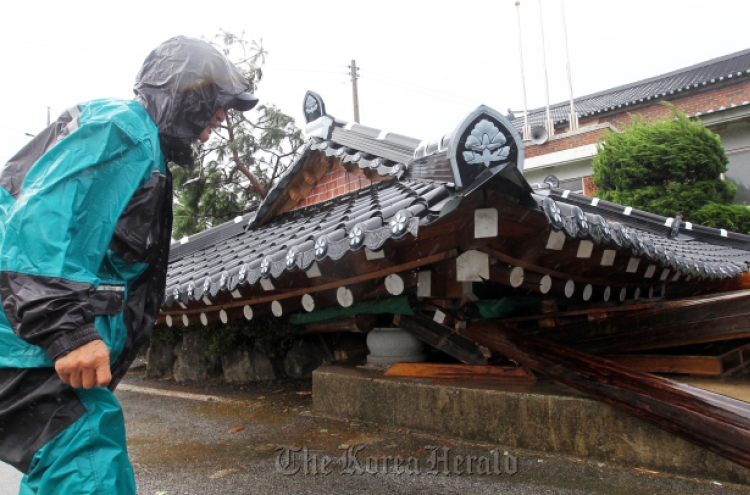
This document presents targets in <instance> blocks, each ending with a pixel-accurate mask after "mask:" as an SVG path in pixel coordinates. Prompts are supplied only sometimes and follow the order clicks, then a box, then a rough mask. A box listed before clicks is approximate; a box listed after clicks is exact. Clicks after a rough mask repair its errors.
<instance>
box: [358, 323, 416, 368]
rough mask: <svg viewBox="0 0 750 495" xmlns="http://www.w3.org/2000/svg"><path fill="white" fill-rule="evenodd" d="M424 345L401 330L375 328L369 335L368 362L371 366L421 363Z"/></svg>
mask: <svg viewBox="0 0 750 495" xmlns="http://www.w3.org/2000/svg"><path fill="white" fill-rule="evenodd" d="M423 347H424V345H423V344H422V342H421V341H420V340H418V339H417V338H416V337H414V336H413V335H412V334H410V333H409V332H407V331H405V330H402V329H401V328H375V329H373V330H372V331H371V332H370V333H368V334H367V348H368V349H369V350H370V354H368V355H367V362H368V363H370V364H394V363H420V362H422V361H424V360H425V355H424V354H423V353H422V349H423Z"/></svg>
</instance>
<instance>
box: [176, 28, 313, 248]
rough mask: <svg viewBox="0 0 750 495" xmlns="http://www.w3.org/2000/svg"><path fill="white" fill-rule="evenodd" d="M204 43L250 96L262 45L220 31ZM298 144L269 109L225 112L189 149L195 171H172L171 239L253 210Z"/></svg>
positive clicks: (297, 136)
mask: <svg viewBox="0 0 750 495" xmlns="http://www.w3.org/2000/svg"><path fill="white" fill-rule="evenodd" d="M206 41H208V42H209V43H211V44H213V45H214V46H216V47H217V49H219V50H220V51H221V52H222V53H224V54H225V55H226V56H227V57H228V58H229V59H230V60H232V61H233V62H234V63H235V65H236V66H237V67H238V68H239V69H240V71H242V74H243V75H244V76H245V78H246V79H247V81H248V82H249V83H250V87H251V89H252V90H253V91H255V89H256V88H257V85H258V83H259V82H260V81H261V80H262V78H263V70H262V66H263V63H264V62H265V57H266V54H267V52H266V51H265V50H264V48H263V46H262V43H258V42H255V41H247V40H245V39H244V38H243V35H239V36H237V35H234V34H232V33H229V32H226V31H222V32H221V33H220V34H218V35H216V36H215V37H214V39H213V40H206ZM303 143H304V142H303V138H302V133H301V132H300V130H299V129H298V128H297V126H296V125H295V124H294V119H293V118H292V117H290V116H288V115H286V114H284V113H283V112H281V110H279V109H278V108H277V107H275V106H274V105H270V104H265V105H258V106H257V107H256V109H255V110H253V111H252V112H247V114H243V113H242V112H237V111H234V110H229V111H228V112H227V118H226V121H225V122H224V123H223V124H222V125H220V126H219V128H217V129H215V130H214V132H213V133H212V136H211V139H210V140H209V141H208V142H206V143H198V144H196V145H195V156H196V165H195V167H194V168H193V169H192V170H186V169H183V168H181V167H173V168H172V173H173V174H174V192H175V199H176V202H175V205H174V229H173V234H172V235H173V237H174V238H175V239H179V238H181V237H183V236H185V235H190V234H194V233H196V232H200V231H202V230H205V229H207V228H209V227H212V226H215V225H219V224H221V223H224V222H227V221H229V220H231V219H233V218H235V217H237V216H239V215H242V214H245V213H248V212H251V211H253V210H255V209H257V208H258V206H259V205H260V202H261V201H262V200H263V198H264V197H265V195H266V192H267V191H268V189H269V188H270V187H271V186H272V185H273V184H274V182H275V181H277V180H278V178H279V177H280V176H281V175H282V174H283V173H284V171H286V169H287V168H288V167H289V165H290V164H291V163H292V161H293V160H294V158H295V157H296V156H297V155H298V154H299V152H300V149H301V147H302V145H303Z"/></svg>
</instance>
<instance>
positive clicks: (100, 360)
mask: <svg viewBox="0 0 750 495" xmlns="http://www.w3.org/2000/svg"><path fill="white" fill-rule="evenodd" d="M55 371H57V374H58V375H60V380H62V382H63V383H65V384H66V385H70V386H71V387H73V388H81V387H83V388H86V389H91V388H94V387H95V386H99V387H106V386H107V385H109V382H111V381H112V372H111V371H110V369H109V349H108V348H107V345H106V344H105V343H104V342H102V341H101V340H94V341H91V342H89V343H88V344H84V345H82V346H81V347H79V348H78V349H75V350H73V351H72V352H71V353H70V354H68V355H66V356H63V357H61V358H60V359H58V360H57V361H56V362H55Z"/></svg>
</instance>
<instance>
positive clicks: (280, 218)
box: [166, 100, 750, 306]
mask: <svg viewBox="0 0 750 495" xmlns="http://www.w3.org/2000/svg"><path fill="white" fill-rule="evenodd" d="M320 106H322V100H321V101H320ZM319 119H324V120H325V122H324V123H323V124H324V125H329V126H331V127H330V128H329V129H327V130H326V131H325V132H324V133H321V135H318V136H315V137H311V138H310V141H309V142H308V145H307V146H306V149H305V151H304V153H303V154H302V155H301V157H300V158H299V159H298V160H297V162H296V163H295V164H294V166H293V167H292V169H293V170H294V171H295V172H292V173H290V174H289V175H290V176H291V175H294V173H297V172H300V171H302V172H304V170H305V169H304V165H305V163H306V161H308V160H313V158H314V155H315V154H318V158H320V157H321V156H323V157H324V158H325V157H330V158H331V159H336V160H340V161H342V162H343V161H344V160H345V159H346V157H350V158H349V160H350V161H352V162H359V161H368V162H369V163H370V164H372V163H385V164H386V166H391V167H394V166H395V165H388V164H396V165H398V166H399V171H398V173H393V174H391V173H390V172H388V171H386V176H385V177H384V179H385V180H381V181H380V182H375V183H373V184H372V185H370V186H369V187H365V188H362V189H359V190H357V191H355V192H351V193H348V194H344V195H341V196H339V197H336V198H334V199H331V200H328V201H325V202H321V203H317V204H314V205H311V206H307V207H302V208H298V209H293V210H291V211H285V212H282V213H279V214H269V216H268V219H267V220H265V221H264V222H259V221H258V219H259V218H260V217H261V216H262V215H264V211H267V212H273V211H275V210H273V209H272V205H273V203H274V201H275V199H274V194H276V196H278V191H281V190H282V189H283V187H284V186H283V183H284V180H287V181H290V180H291V179H284V180H282V181H281V182H282V184H279V185H277V186H276V187H275V188H274V190H272V191H271V192H270V193H269V195H268V197H267V198H266V200H265V201H264V203H263V205H261V208H260V209H259V212H258V214H257V215H247V216H244V217H238V218H237V219H235V220H234V221H233V222H228V223H226V224H224V225H220V226H218V227H215V228H213V229H210V230H207V231H205V232H202V233H200V234H197V235H195V236H192V237H191V238H189V239H187V242H185V243H183V244H180V245H175V246H174V247H173V249H172V251H171V253H170V264H169V272H168V280H167V299H166V304H167V305H168V306H171V305H173V304H175V303H179V304H182V305H186V304H189V303H190V302H191V301H200V300H204V302H206V304H211V302H210V300H208V301H207V299H204V297H207V296H210V297H213V296H215V295H216V294H218V293H219V292H223V291H228V292H234V291H235V290H236V289H237V287H238V286H239V285H246V284H250V285H255V284H260V285H262V286H263V287H264V289H265V287H266V285H270V286H273V283H271V284H268V282H270V281H271V280H272V279H278V278H282V277H285V276H287V275H289V274H291V273H292V272H295V271H301V270H308V269H310V268H311V267H312V266H313V264H314V263H315V262H316V261H317V262H320V261H323V260H325V259H332V260H339V259H341V258H343V257H345V256H346V255H347V253H350V252H353V251H359V250H362V249H368V250H370V251H371V252H377V251H379V250H382V249H383V247H384V246H385V245H386V244H387V243H388V242H392V241H399V240H405V241H404V242H407V243H408V242H410V241H408V239H414V238H418V237H419V235H420V230H421V229H423V228H432V226H433V225H438V224H439V222H440V220H441V219H442V218H443V217H444V216H446V215H447V214H448V213H450V212H451V211H453V210H455V209H456V208H457V206H458V204H459V203H460V202H461V201H462V200H463V198H465V197H467V196H469V195H471V194H472V193H473V192H474V191H477V190H479V189H482V188H487V189H491V190H493V191H496V192H498V193H500V195H501V197H502V198H505V199H503V201H507V202H508V205H509V206H511V208H510V209H509V211H511V210H512V211H518V212H520V213H519V214H518V218H517V219H514V218H512V219H510V220H511V221H512V222H516V221H517V223H518V224H519V225H521V224H524V223H526V222H528V221H529V220H526V218H527V216H529V218H534V219H536V220H534V222H535V225H539V226H540V227H539V228H538V230H535V231H534V233H533V235H535V236H538V237H539V238H540V239H541V238H545V239H546V237H545V236H549V242H548V245H547V248H546V249H547V250H555V249H561V247H560V246H562V245H563V244H565V241H566V239H567V240H578V241H579V243H580V244H584V243H590V245H589V253H590V252H591V247H592V246H593V245H598V246H601V247H603V248H604V249H605V250H608V251H609V252H610V255H609V256H610V257H611V258H612V259H614V256H615V254H616V255H617V256H618V259H620V257H621V256H622V255H623V254H624V255H625V256H628V257H630V259H631V260H633V262H634V263H635V266H637V265H638V263H639V262H640V261H641V260H645V261H644V263H648V269H647V270H645V272H646V275H645V278H647V279H651V280H652V281H654V282H656V281H659V282H660V283H661V282H667V281H674V282H676V281H678V280H682V281H684V280H686V279H688V278H692V279H699V280H700V279H717V280H718V279H723V278H729V277H734V276H737V275H740V274H741V273H743V272H744V271H747V270H748V266H750V236H746V235H742V234H735V233H732V232H726V231H724V230H721V229H712V228H708V227H702V226H698V225H692V224H690V223H688V222H682V221H680V220H679V219H677V218H665V217H661V216H659V215H654V214H651V213H647V212H643V211H639V210H636V209H633V208H630V207H627V206H621V205H617V204H614V203H609V202H606V201H600V200H598V199H596V198H591V197H588V196H583V195H578V194H573V193H571V192H570V191H568V190H565V189H559V188H556V187H552V185H550V184H547V183H544V184H535V185H534V186H531V185H529V184H528V183H527V182H526V181H525V179H524V178H523V176H522V175H521V172H520V169H521V168H522V166H523V163H522V162H523V145H522V143H521V140H520V136H518V133H517V132H516V131H515V129H514V128H513V126H512V125H511V123H510V122H509V121H508V120H507V119H505V118H504V117H503V116H502V115H500V114H499V113H498V112H496V111H494V110H491V109H488V108H486V107H479V108H478V109H477V110H475V111H474V112H473V113H472V114H470V115H469V116H468V117H467V118H466V119H465V121H464V123H462V124H461V125H460V126H459V127H458V128H457V129H456V131H455V132H454V134H453V135H450V136H445V137H443V138H441V139H440V140H438V141H436V142H434V143H427V144H425V143H419V142H418V141H417V140H414V139H410V138H404V137H403V136H398V135H391V134H389V133H383V132H379V131H377V130H372V129H369V128H365V127H364V126H359V125H338V124H336V122H337V121H335V120H334V119H332V118H329V117H328V116H327V115H325V114H322V115H319V116H318V120H316V121H314V122H317V123H318V124H320V122H319ZM326 119H327V120H326ZM326 122H327V123H326ZM308 127H309V126H308ZM336 128H338V129H339V130H340V132H336V131H335V129H336ZM501 134H502V135H501ZM342 149H343V150H344V151H343V152H340V153H339V152H337V151H334V152H332V153H330V150H342ZM356 154H360V157H359V159H355V158H354V155H356ZM326 159H327V158H326ZM371 166H372V165H368V167H371ZM274 191H276V193H274ZM545 219H546V221H545ZM538 220H541V223H540V221H538ZM451 235H452V234H451ZM545 242H546V241H545ZM593 266H594V268H595V267H596V266H597V265H593ZM601 266H606V265H605V264H604V261H603V260H602V263H601ZM641 266H644V265H641ZM553 268H554V267H546V268H545V267H544V266H541V271H542V272H545V273H546V272H547V271H548V270H547V269H553ZM657 269H658V270H659V272H658V273H657V272H656V270H657ZM628 271H630V270H628ZM570 276H571V277H572V276H573V274H572V273H571V274H570ZM613 283H614V284H617V280H613ZM264 284H265V285H264ZM237 297H239V294H238V296H237Z"/></svg>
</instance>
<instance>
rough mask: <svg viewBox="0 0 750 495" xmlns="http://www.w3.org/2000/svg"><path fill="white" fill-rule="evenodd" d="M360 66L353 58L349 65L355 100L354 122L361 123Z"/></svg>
mask: <svg viewBox="0 0 750 495" xmlns="http://www.w3.org/2000/svg"><path fill="white" fill-rule="evenodd" d="M358 70H359V67H357V62H356V61H355V60H354V59H352V65H350V66H349V76H351V78H352V98H353V100H354V122H356V123H357V124H359V93H358V92H357V79H359V72H357V71H358Z"/></svg>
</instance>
